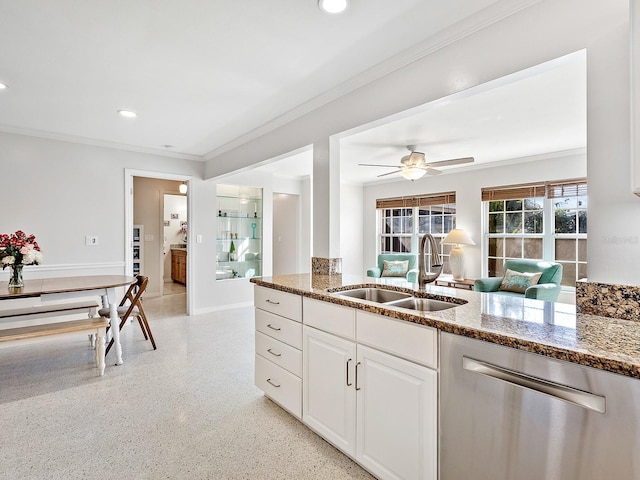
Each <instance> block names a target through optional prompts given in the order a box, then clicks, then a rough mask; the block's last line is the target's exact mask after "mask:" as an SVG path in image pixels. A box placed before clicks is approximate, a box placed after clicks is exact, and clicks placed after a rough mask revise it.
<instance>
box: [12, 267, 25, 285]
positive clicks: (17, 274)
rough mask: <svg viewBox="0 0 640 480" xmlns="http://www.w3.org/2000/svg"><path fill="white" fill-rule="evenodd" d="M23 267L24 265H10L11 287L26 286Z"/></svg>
mask: <svg viewBox="0 0 640 480" xmlns="http://www.w3.org/2000/svg"><path fill="white" fill-rule="evenodd" d="M22 267H24V265H10V266H9V268H10V272H9V288H20V287H24V281H23V280H22Z"/></svg>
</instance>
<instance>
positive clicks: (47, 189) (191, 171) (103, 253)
mask: <svg viewBox="0 0 640 480" xmlns="http://www.w3.org/2000/svg"><path fill="white" fill-rule="evenodd" d="M0 165H2V168H3V171H5V172H12V173H6V175H8V177H7V180H6V181H5V182H3V185H2V188H1V189H0V203H1V204H2V205H4V209H3V213H4V214H3V215H2V220H0V232H12V231H15V230H17V229H22V230H25V231H27V232H29V233H31V232H32V233H34V234H35V235H36V237H37V240H38V243H39V244H40V246H41V247H42V249H43V254H44V264H43V265H40V266H32V267H28V268H27V269H26V270H25V276H26V277H27V278H29V277H30V276H32V275H33V277H32V278H40V277H45V276H63V275H80V274H88V275H91V274H123V273H125V271H124V269H125V262H124V259H125V219H124V218H125V191H124V190H125V188H124V187H125V169H126V168H133V169H139V170H144V171H154V172H164V173H169V174H175V175H186V176H192V181H191V191H190V194H189V195H190V201H192V202H193V203H194V212H195V213H194V215H193V219H192V224H193V228H194V231H195V232H197V233H201V234H203V237H204V238H205V240H206V241H205V242H204V243H202V244H196V245H195V247H194V249H193V252H190V254H192V253H193V255H194V264H195V265H196V267H195V269H194V270H195V271H194V284H195V285H194V286H195V287H196V288H194V291H193V298H192V301H193V303H194V306H195V307H201V308H202V307H204V306H210V305H212V304H215V303H216V301H218V300H217V299H215V298H212V297H211V296H210V295H207V294H206V285H208V284H210V283H212V282H213V281H215V269H209V268H206V265H207V262H208V265H215V242H212V243H211V244H210V245H209V244H208V242H209V241H210V240H215V236H213V235H208V232H212V231H213V229H212V228H211V226H210V224H211V223H212V222H211V219H210V218H209V215H208V211H207V210H206V208H207V206H208V205H215V189H214V187H213V186H212V185H211V184H210V183H205V182H203V181H202V170H203V165H202V164H201V163H200V162H193V161H189V160H181V159H176V158H169V157H162V156H156V155H149V154H144V153H136V152H126V151H121V150H115V149H110V148H103V147H96V146H89V145H81V144H74V143H68V142H61V141H56V140H50V139H44V138H37V137H30V136H25V135H15V134H10V133H0ZM9 177H11V178H10V179H9ZM209 196H212V198H213V203H211V204H209V202H208V197H209ZM85 235H96V236H98V240H99V242H98V245H96V246H92V247H87V246H85V239H84V237H85ZM211 251H212V252H213V254H211V255H210V254H209V252H211ZM201 265H202V266H201ZM0 275H4V278H6V275H7V272H6V271H2V272H0ZM0 278H1V277H0Z"/></svg>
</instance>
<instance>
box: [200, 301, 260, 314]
mask: <svg viewBox="0 0 640 480" xmlns="http://www.w3.org/2000/svg"><path fill="white" fill-rule="evenodd" d="M247 307H253V302H241V303H229V304H227V305H218V306H215V307H203V308H194V309H193V312H191V315H203V314H205V313H214V312H221V311H224V310H235V309H238V308H247Z"/></svg>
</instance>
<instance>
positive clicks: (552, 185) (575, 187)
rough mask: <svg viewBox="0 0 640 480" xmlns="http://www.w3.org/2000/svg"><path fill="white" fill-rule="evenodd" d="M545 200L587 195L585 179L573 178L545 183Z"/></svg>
mask: <svg viewBox="0 0 640 480" xmlns="http://www.w3.org/2000/svg"><path fill="white" fill-rule="evenodd" d="M546 190H547V198H560V197H583V196H586V195H587V179H586V178H574V179H571V180H561V181H558V182H547V188H546Z"/></svg>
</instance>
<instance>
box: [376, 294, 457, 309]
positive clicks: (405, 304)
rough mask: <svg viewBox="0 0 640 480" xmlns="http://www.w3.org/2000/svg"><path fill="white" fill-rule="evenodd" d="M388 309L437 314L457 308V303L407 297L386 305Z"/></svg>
mask: <svg viewBox="0 0 640 480" xmlns="http://www.w3.org/2000/svg"><path fill="white" fill-rule="evenodd" d="M387 305H389V306H390V307H400V308H409V309H411V310H416V311H419V312H437V311H439V310H446V309H448V308H453V307H459V306H460V304H459V303H453V302H444V301H442V300H434V299H433V298H416V297H409V298H404V299H401V300H396V301H393V302H389V303H387Z"/></svg>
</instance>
